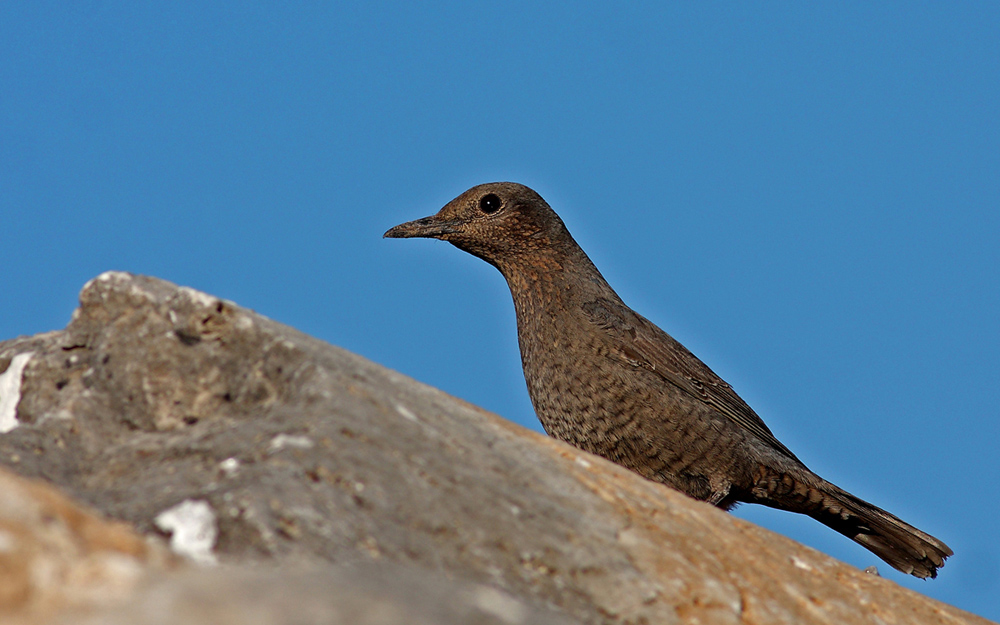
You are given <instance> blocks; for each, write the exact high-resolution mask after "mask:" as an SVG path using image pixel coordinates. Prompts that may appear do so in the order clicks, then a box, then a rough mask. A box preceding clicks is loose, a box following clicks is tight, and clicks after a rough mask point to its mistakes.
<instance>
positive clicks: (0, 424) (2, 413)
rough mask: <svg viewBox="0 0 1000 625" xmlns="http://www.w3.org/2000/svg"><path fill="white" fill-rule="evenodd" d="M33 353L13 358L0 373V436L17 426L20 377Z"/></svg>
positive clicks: (25, 353)
mask: <svg viewBox="0 0 1000 625" xmlns="http://www.w3.org/2000/svg"><path fill="white" fill-rule="evenodd" d="M34 353H35V352H24V353H21V354H18V355H17V356H14V357H13V358H12V359H11V361H10V365H8V366H7V370H6V371H4V372H3V373H0V434H4V433H6V432H10V431H11V430H13V429H14V428H16V427H17V426H18V423H17V404H18V403H19V402H20V401H21V375H22V374H23V373H24V368H25V367H26V366H27V365H28V361H29V360H31V357H32V356H33V355H34Z"/></svg>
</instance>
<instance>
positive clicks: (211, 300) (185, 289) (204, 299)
mask: <svg viewBox="0 0 1000 625" xmlns="http://www.w3.org/2000/svg"><path fill="white" fill-rule="evenodd" d="M177 290H178V291H180V292H181V293H183V294H184V295H186V296H187V298H188V299H189V300H191V301H192V302H194V303H195V304H198V305H200V306H202V307H204V308H211V307H212V306H215V304H216V302H218V301H219V298H217V297H214V296H212V295H209V294H208V293H205V292H202V291H199V290H197V289H192V288H191V287H189V286H182V287H178V288H177Z"/></svg>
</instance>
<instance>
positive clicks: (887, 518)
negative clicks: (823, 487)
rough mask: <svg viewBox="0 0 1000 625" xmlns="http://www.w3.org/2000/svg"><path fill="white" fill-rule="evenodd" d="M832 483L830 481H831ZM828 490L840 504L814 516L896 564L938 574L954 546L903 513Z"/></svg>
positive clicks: (838, 490)
mask: <svg viewBox="0 0 1000 625" xmlns="http://www.w3.org/2000/svg"><path fill="white" fill-rule="evenodd" d="M827 484H829V482H828V483H827ZM829 486H830V487H832V488H831V489H829V490H827V492H826V494H827V495H828V497H829V498H830V499H832V500H833V501H834V502H836V504H835V505H834V506H833V507H832V508H831V509H830V511H829V512H826V511H823V510H818V511H817V514H810V516H812V517H813V518H814V519H816V520H817V521H819V522H820V523H823V524H825V525H827V526H829V527H830V528H832V529H834V530H836V531H838V532H840V533H841V534H843V535H844V536H847V537H848V538H850V539H851V540H853V541H854V542H856V543H858V544H859V545H861V546H862V547H865V548H866V549H868V550H869V551H871V552H872V553H874V554H875V555H877V556H878V557H880V558H882V559H883V560H885V561H886V562H887V563H888V564H889V565H890V566H892V567H893V568H895V569H897V570H900V571H902V572H904V573H909V574H910V575H914V576H916V577H920V578H928V577H930V578H934V577H937V570H938V569H939V568H941V567H942V566H944V561H945V558H947V557H948V556H950V555H952V554H953V552H952V550H951V549H950V548H949V547H948V545H946V544H944V543H943V542H941V541H940V540H938V539H937V538H934V537H933V536H931V535H930V534H928V533H926V532H923V531H921V530H919V529H917V528H915V527H913V526H912V525H910V524H909V523H906V522H905V521H903V520H902V519H900V518H899V517H897V516H895V515H893V514H891V513H889V512H886V511H885V510H883V509H881V508H879V507H878V506H874V505H872V504H870V503H868V502H867V501H865V500H863V499H860V498H858V497H855V496H854V495H852V494H850V493H848V492H847V491H845V490H843V489H841V488H838V487H836V486H834V485H833V484H829Z"/></svg>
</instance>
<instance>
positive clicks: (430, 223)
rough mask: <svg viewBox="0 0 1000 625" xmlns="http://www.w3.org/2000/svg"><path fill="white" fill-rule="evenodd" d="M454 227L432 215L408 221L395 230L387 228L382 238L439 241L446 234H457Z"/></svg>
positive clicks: (451, 223)
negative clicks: (419, 238) (418, 238)
mask: <svg viewBox="0 0 1000 625" xmlns="http://www.w3.org/2000/svg"><path fill="white" fill-rule="evenodd" d="M455 225H456V223H455V222H453V221H444V220H442V219H440V218H439V217H438V216H437V215H432V216H430V217H424V218H423V219H416V220H414V221H408V222H406V223H405V224H399V225H398V226H396V227H395V228H389V230H387V231H386V233H385V234H383V235H382V237H383V238H386V239H409V238H413V237H425V238H429V239H440V238H443V237H444V235H446V234H453V233H455V232H457V230H455Z"/></svg>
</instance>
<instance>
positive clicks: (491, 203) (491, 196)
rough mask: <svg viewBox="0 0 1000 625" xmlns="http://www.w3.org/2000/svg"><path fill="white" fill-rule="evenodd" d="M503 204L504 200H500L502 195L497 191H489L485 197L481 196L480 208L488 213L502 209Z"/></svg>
mask: <svg viewBox="0 0 1000 625" xmlns="http://www.w3.org/2000/svg"><path fill="white" fill-rule="evenodd" d="M501 204H503V202H501V201H500V197H499V196H498V195H497V194H496V193H487V194H486V195H484V196H483V197H481V198H479V210H481V211H483V212H484V213H486V214H487V215H488V214H490V213H495V212H497V211H498V210H500V205H501Z"/></svg>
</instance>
